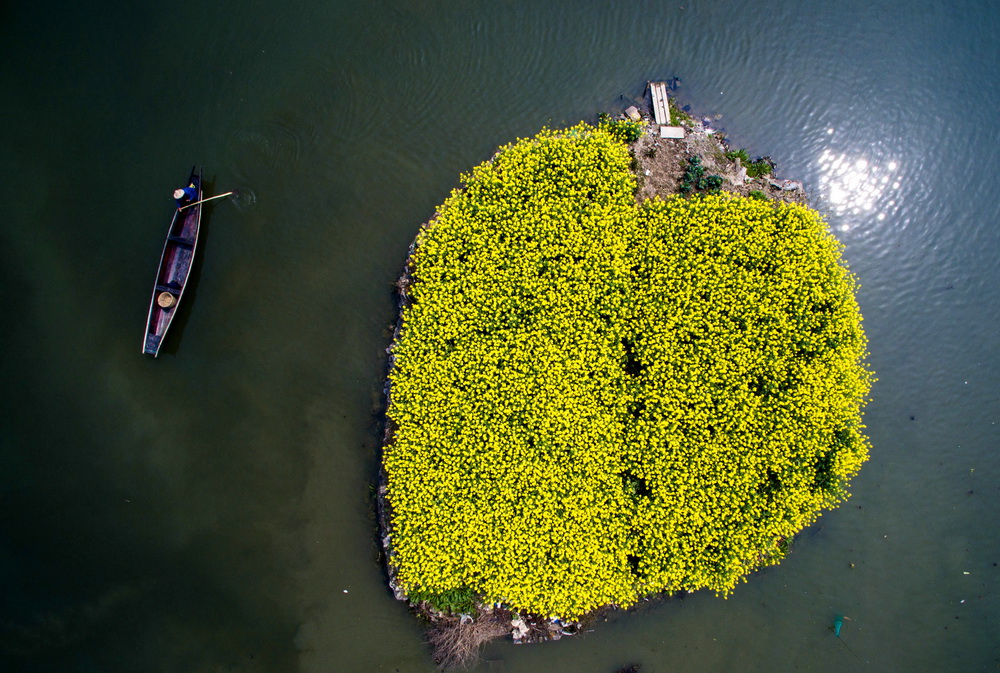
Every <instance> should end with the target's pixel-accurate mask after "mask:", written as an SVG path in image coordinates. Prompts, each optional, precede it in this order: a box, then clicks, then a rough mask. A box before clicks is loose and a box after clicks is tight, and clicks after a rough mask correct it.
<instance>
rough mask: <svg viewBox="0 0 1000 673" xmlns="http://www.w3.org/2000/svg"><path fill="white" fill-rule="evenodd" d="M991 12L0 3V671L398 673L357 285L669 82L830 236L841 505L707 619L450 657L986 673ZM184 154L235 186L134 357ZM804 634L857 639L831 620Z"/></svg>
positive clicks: (615, 620)
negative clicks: (854, 300) (835, 255)
mask: <svg viewBox="0 0 1000 673" xmlns="http://www.w3.org/2000/svg"><path fill="white" fill-rule="evenodd" d="M682 4H683V9H682V8H681V7H682ZM991 9H992V7H991V6H990V5H989V4H987V3H984V2H979V3H973V4H971V5H968V4H967V5H964V6H962V7H949V6H939V5H936V4H933V3H928V2H923V3H918V4H916V5H915V4H913V3H893V4H889V5H886V4H881V5H872V4H866V3H861V2H854V1H848V2H841V3H820V4H819V5H818V6H815V7H814V6H811V5H810V6H803V5H802V4H801V3H792V2H784V1H779V2H774V3H769V4H768V5H767V7H766V8H764V7H747V6H746V3H736V2H711V3H709V2H702V1H700V0H699V1H695V2H691V1H690V0H684V1H683V3H676V4H666V3H654V2H640V3H627V4H622V3H619V4H613V3H605V2H584V3H546V4H544V6H543V5H539V4H537V3H534V4H533V3H518V2H501V3H496V2H493V3H486V2H478V3H463V4H458V3H448V2H441V1H435V0H427V1H424V2H411V3H390V2H376V3H372V4H370V5H363V6H362V5H357V4H354V5H346V4H344V3H312V4H311V5H300V6H295V7H290V6H287V5H277V4H274V3H271V2H266V1H264V0H260V1H258V2H254V3H251V4H247V3H240V4H238V5H237V4H235V3H231V2H225V3H222V4H216V5H204V4H200V5H195V4H193V3H186V4H182V5H179V6H178V5H171V6H169V7H167V6H164V7H154V6H149V7H133V6H131V5H128V6H126V5H124V4H113V5H111V6H106V7H104V8H102V10H101V11H100V12H93V11H92V10H89V9H86V8H83V7H77V6H75V5H74V6H69V5H67V6H65V7H59V8H57V9H56V8H53V7H51V6H45V7H41V6H39V7H27V6H22V7H17V8H9V9H8V10H7V12H6V14H5V19H4V21H3V22H2V27H0V30H2V31H3V42H4V44H5V46H6V48H7V53H8V58H7V59H6V61H5V64H4V67H3V68H2V70H0V73H2V75H0V76H2V81H3V90H4V92H5V97H6V99H7V104H6V105H5V106H3V108H2V109H0V119H2V121H3V122H4V124H3V129H4V132H3V134H2V135H0V166H2V167H3V169H4V170H3V175H4V176H5V180H4V187H3V189H4V192H3V193H4V195H5V203H6V204H7V213H8V217H7V218H6V219H5V221H4V223H3V224H2V225H0V240H2V246H0V254H2V260H3V264H2V266H0V310H2V314H3V315H4V321H3V326H2V328H0V338H2V342H3V344H4V353H5V357H4V358H3V359H2V361H0V362H2V364H0V367H2V377H3V381H4V383H5V385H4V386H3V393H2V395H3V398H2V401H3V406H4V408H5V409H6V413H4V414H2V415H0V512H3V524H2V527H0V581H2V583H3V585H2V586H3V591H2V593H0V595H2V596H3V600H2V601H0V661H2V662H3V664H4V665H3V668H4V670H12V671H13V670H24V671H51V670H66V671H134V670H161V671H182V670H183V671H219V670H232V671H243V670H246V671H253V670H260V671H299V670H301V671H401V672H402V671H430V670H432V664H431V663H430V661H429V659H428V657H427V654H426V651H425V650H424V648H423V645H422V643H421V632H420V627H419V625H418V624H416V623H415V622H414V621H413V620H412V619H411V618H410V617H409V616H408V615H407V614H406V612H405V610H404V609H403V608H402V606H401V605H399V604H397V603H396V602H394V601H393V600H392V598H391V596H390V594H389V592H388V590H387V588H386V586H385V583H384V579H383V577H382V572H381V569H380V567H379V566H378V564H377V562H376V545H375V536H374V533H373V520H372V518H371V509H370V507H371V502H370V494H369V484H370V482H371V479H372V478H373V475H374V472H375V468H376V465H377V444H378V416H377V413H378V406H379V403H380V391H381V386H382V381H381V377H382V374H383V367H384V352H383V350H384V348H385V346H386V345H387V344H388V340H389V331H388V330H389V325H390V323H391V321H392V320H393V319H394V307H393V304H392V297H391V283H392V281H393V279H394V278H395V276H396V275H397V273H398V270H399V267H400V265H401V264H402V261H403V259H404V256H405V252H406V247H407V245H408V244H409V242H410V240H411V239H412V237H413V235H414V233H415V231H416V228H417V226H418V225H419V223H420V222H422V221H424V220H426V219H427V218H428V217H429V216H430V215H431V214H432V213H433V210H434V207H435V206H436V205H437V204H438V203H440V202H441V201H442V200H443V199H444V197H445V196H446V194H447V192H448V190H449V189H451V188H452V187H454V186H455V185H456V183H457V177H458V174H459V173H460V172H462V171H465V170H468V169H469V168H471V166H473V165H474V164H476V163H478V162H479V161H481V160H483V159H485V158H486V157H488V156H489V155H490V154H491V153H492V151H493V149H494V148H495V147H496V146H497V145H499V144H502V143H505V142H508V141H510V140H512V139H514V138H516V137H518V136H524V135H528V134H532V133H534V132H536V131H537V130H538V129H539V128H540V127H541V126H542V125H545V124H554V125H558V124H563V123H572V122H575V121H577V120H579V119H583V118H587V119H592V118H593V117H594V116H595V115H596V113H597V112H599V111H601V110H605V109H618V108H620V107H621V105H622V104H623V102H624V99H628V98H634V97H638V96H639V95H640V94H641V92H642V88H643V85H644V83H645V81H646V80H648V79H659V78H667V77H671V76H675V75H676V76H678V77H681V78H682V83H681V87H680V90H679V93H680V95H681V96H683V97H684V98H685V99H686V100H687V102H689V103H690V104H691V105H692V107H693V109H694V110H695V111H696V112H698V113H700V114H703V115H708V116H712V117H714V116H715V115H722V118H721V120H720V121H719V122H718V124H719V125H721V126H722V127H723V128H724V130H725V131H726V132H727V133H728V134H729V135H730V137H731V138H732V139H733V142H734V144H736V145H745V146H746V147H747V148H748V150H749V152H750V153H751V154H768V155H770V156H771V157H773V158H774V159H775V160H777V161H778V163H779V173H780V174H782V175H783V176H786V177H791V178H795V179H802V180H804V181H805V184H806V187H807V189H808V190H809V191H810V192H811V193H812V194H813V196H814V199H813V200H814V204H815V205H816V206H817V207H818V208H820V209H821V210H822V211H823V212H825V213H826V214H827V215H828V217H829V219H830V222H831V225H832V226H833V228H834V229H835V231H836V232H837V234H838V236H839V237H840V238H841V240H843V241H844V243H845V245H846V253H845V254H846V258H847V259H848V261H849V263H850V265H851V267H852V269H853V270H854V271H855V272H856V273H857V274H858V276H859V277H860V278H861V281H862V285H863V287H862V289H861V292H860V296H859V300H860V302H861V305H862V310H863V311H864V314H865V316H866V329H867V331H868V335H869V338H870V340H871V351H872V358H871V359H872V363H873V366H874V368H875V369H876V371H877V373H878V376H879V378H880V379H881V380H880V382H879V383H878V384H877V385H876V387H875V389H874V392H873V397H874V400H873V402H872V404H871V405H870V406H869V410H868V414H867V423H868V426H869V432H870V434H871V437H872V440H873V443H874V451H873V455H872V460H871V461H870V462H869V464H868V465H866V467H865V468H864V469H863V471H862V473H861V475H860V476H859V477H858V478H857V480H856V481H855V483H854V485H853V488H852V491H853V493H854V497H853V499H852V500H851V501H850V502H849V503H848V504H847V505H845V506H843V507H842V508H841V509H839V510H837V511H835V512H833V513H831V514H828V515H827V516H825V517H823V519H822V520H821V521H820V522H819V524H818V525H817V526H815V527H814V528H812V529H810V530H809V531H808V532H807V533H805V534H804V535H803V536H802V538H801V539H800V540H799V541H798V542H797V544H796V547H795V550H794V553H793V554H792V555H791V556H790V557H789V558H788V560H787V561H785V562H784V563H783V564H782V565H781V566H779V567H777V568H772V569H769V570H767V571H766V572H763V573H758V574H756V575H754V576H753V577H752V578H751V580H750V582H749V583H748V584H746V585H744V586H742V587H740V588H739V590H738V591H737V592H736V593H735V595H734V596H732V597H731V598H730V599H728V600H722V599H718V598H715V597H713V596H711V595H708V594H704V595H693V596H690V597H689V598H687V599H686V600H684V601H669V602H660V603H656V604H650V605H649V606H648V607H647V608H644V609H642V610H640V611H638V612H636V613H634V614H627V615H615V616H614V617H612V619H611V621H609V622H608V623H607V624H606V625H605V624H602V625H601V627H600V628H598V629H596V630H595V631H594V632H593V633H589V634H587V635H586V636H585V637H581V638H576V639H568V640H563V641H560V642H558V643H550V644H545V645H541V646H537V647H515V646H513V645H510V644H506V643H497V644H495V645H492V646H490V647H489V648H488V649H487V651H486V652H485V653H484V657H486V658H488V659H492V660H498V661H500V662H502V670H506V671H511V672H513V671H529V670H542V669H544V670H549V671H567V672H570V671H573V672H579V671H593V672H595V673H599V672H604V671H607V672H609V673H610V671H613V670H615V669H616V668H617V667H619V666H622V665H624V664H627V663H639V664H641V665H642V666H643V670H644V671H646V672H654V673H655V672H656V671H706V670H713V671H730V670H731V671H743V670H787V671H802V670H811V671H838V672H841V671H845V670H848V671H849V670H909V671H942V670H955V671H975V670H994V669H995V668H996V666H997V665H998V663H1000V649H998V645H997V643H998V642H1000V630H998V626H997V625H998V624H1000V607H998V603H997V601H998V596H997V589H998V584H1000V569H998V567H997V566H995V565H994V564H995V563H997V562H1000V542H998V537H997V536H996V534H995V533H994V532H993V531H994V529H995V527H996V523H997V518H998V517H997V513H998V511H1000V507H998V506H1000V488H998V480H997V477H998V472H1000V459H998V457H997V456H998V454H997V452H996V450H995V447H996V444H997V439H998V433H997V427H996V425H995V423H996V422H997V420H998V415H1000V413H998V411H1000V397H998V395H997V392H996V391H997V390H998V383H1000V371H998V366H997V358H996V353H997V351H998V345H1000V337H998V333H1000V332H998V327H1000V315H998V304H997V302H996V290H995V288H996V287H998V275H1000V274H998V271H997V265H996V263H995V258H996V252H997V250H998V238H1000V236H998V233H997V231H998V229H997V226H996V224H997V221H998V220H1000V196H998V195H997V192H996V190H995V189H994V185H993V180H992V178H993V175H994V174H995V173H996V170H995V169H996V167H997V161H996V160H995V148H996V147H997V140H998V138H997V136H998V132H997V130H996V125H995V124H994V123H993V118H992V114H991V113H992V110H994V109H995V108H996V106H997V103H998V99H1000V90H998V85H997V84H996V82H995V78H994V77H993V70H994V69H995V66H996V65H997V64H998V63H1000V58H998V43H997V42H996V41H995V40H994V39H993V35H995V33H996V30H997V28H998V25H997V18H996V16H995V13H993V12H991ZM623 97H624V98H623ZM193 162H199V163H203V164H204V166H205V168H206V177H207V178H209V179H210V180H212V181H213V184H211V185H210V186H209V187H210V188H209V190H208V191H213V190H214V192H221V191H226V190H229V189H232V188H237V189H239V190H241V192H245V193H247V194H253V196H254V199H253V201H254V202H253V203H249V204H248V203H244V202H243V201H242V200H241V201H240V202H238V203H237V204H233V203H220V204H217V205H215V206H214V207H213V208H212V209H211V210H210V211H209V215H208V217H207V221H206V223H205V230H204V232H203V238H202V247H201V250H200V252H199V254H200V255H201V261H200V263H199V264H198V265H197V268H196V272H195V273H196V276H195V286H194V290H195V291H194V293H193V294H192V295H190V296H189V297H187V298H186V299H185V302H186V306H185V307H184V309H183V310H182V313H181V316H180V318H181V322H180V324H175V325H174V327H173V328H172V332H171V335H170V337H169V339H168V344H167V346H166V353H165V354H163V355H161V357H160V358H159V359H158V360H156V361H153V360H149V359H146V358H143V357H142V356H141V355H140V353H139V350H140V337H141V332H140V331H141V327H142V324H143V320H144V318H145V310H146V307H147V306H148V292H149V289H150V288H149V286H150V281H151V280H152V276H153V274H154V271H155V264H156V260H157V258H158V254H159V249H160V246H161V244H162V238H161V236H162V232H163V230H164V229H165V227H166V225H167V222H168V218H169V208H170V205H169V203H170V202H169V192H170V191H171V190H172V189H173V187H174V186H175V185H174V183H175V182H176V181H177V180H179V179H182V178H183V176H184V175H186V171H187V169H188V168H189V167H190V165H191V163H193ZM248 205H249V206H251V207H246V206H248ZM237 206H243V207H237ZM851 564H853V568H852V567H851ZM964 573H969V574H964ZM963 601H964V602H963ZM837 613H843V614H846V615H847V616H848V617H850V618H851V621H849V622H847V623H846V624H845V627H844V631H843V636H844V638H843V640H844V642H845V643H846V644H847V645H848V646H849V647H850V648H851V650H852V651H853V653H855V654H857V657H855V656H853V655H852V652H851V651H848V650H847V649H846V648H845V647H844V646H843V645H842V644H841V643H839V642H837V641H836V639H834V638H833V637H832V635H831V634H830V631H829V630H828V627H829V626H830V624H831V622H832V619H833V616H834V615H835V614H837ZM862 662H866V663H862ZM499 666H501V664H493V669H490V670H495V669H497V668H498V667H499ZM487 668H488V666H487V665H485V664H484V665H483V666H482V667H481V670H487Z"/></svg>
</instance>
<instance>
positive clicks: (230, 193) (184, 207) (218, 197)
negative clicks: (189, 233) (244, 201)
mask: <svg viewBox="0 0 1000 673" xmlns="http://www.w3.org/2000/svg"><path fill="white" fill-rule="evenodd" d="M235 193H236V192H226V193H225V194H219V195H218V196H210V197H208V198H207V199H202V200H201V201H195V202H194V203H189V204H187V205H186V206H181V207H180V208H178V209H177V210H185V209H187V208H190V207H191V206H197V205H198V204H199V203H205V202H206V201H213V200H215V199H221V198H222V197H223V196H232V195H233V194H235Z"/></svg>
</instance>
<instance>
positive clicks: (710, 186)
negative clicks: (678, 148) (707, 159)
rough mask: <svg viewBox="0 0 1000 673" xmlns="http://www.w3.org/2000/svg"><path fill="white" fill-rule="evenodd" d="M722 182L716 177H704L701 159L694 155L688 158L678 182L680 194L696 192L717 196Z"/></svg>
mask: <svg viewBox="0 0 1000 673" xmlns="http://www.w3.org/2000/svg"><path fill="white" fill-rule="evenodd" d="M722 183H723V180H722V178H721V177H720V176H718V175H705V167H704V166H702V165H701V157H699V156H698V155H694V156H692V157H690V158H688V165H687V168H685V170H684V176H683V177H682V178H681V182H680V187H679V189H680V192H681V194H690V193H692V192H696V191H702V192H707V193H709V194H718V193H719V191H720V188H721V187H722Z"/></svg>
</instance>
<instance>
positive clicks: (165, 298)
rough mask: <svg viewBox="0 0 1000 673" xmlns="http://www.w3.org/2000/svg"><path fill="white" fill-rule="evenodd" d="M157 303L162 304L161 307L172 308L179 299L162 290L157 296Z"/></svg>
mask: <svg viewBox="0 0 1000 673" xmlns="http://www.w3.org/2000/svg"><path fill="white" fill-rule="evenodd" d="M156 303H157V304H159V305H160V308H170V307H171V306H173V305H174V304H176V303H177V300H176V299H175V298H174V295H172V294H170V293H169V292H161V293H160V294H159V295H158V296H157V297H156Z"/></svg>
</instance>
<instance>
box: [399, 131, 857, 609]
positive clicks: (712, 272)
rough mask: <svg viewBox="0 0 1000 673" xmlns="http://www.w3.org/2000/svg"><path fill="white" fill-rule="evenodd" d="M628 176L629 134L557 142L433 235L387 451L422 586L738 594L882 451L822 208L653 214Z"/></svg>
mask: <svg viewBox="0 0 1000 673" xmlns="http://www.w3.org/2000/svg"><path fill="white" fill-rule="evenodd" d="M628 165H629V153H628V149H627V147H626V146H625V145H624V144H623V143H622V142H620V141H619V140H617V139H616V138H615V137H613V136H612V134H611V133H610V132H608V131H606V130H598V129H594V128H593V127H589V126H586V125H580V126H577V127H574V128H572V129H568V130H565V131H543V132H542V133H540V134H539V135H538V136H536V137H534V138H530V139H525V140H519V141H517V142H515V143H512V144H510V145H508V146H506V147H504V148H502V149H501V151H500V152H499V153H498V154H497V155H496V156H495V157H494V159H492V160H491V161H490V162H487V163H484V164H482V165H480V166H477V167H476V168H475V169H473V171H472V172H471V173H470V174H467V175H464V176H463V181H464V183H465V186H464V188H463V189H461V190H456V191H454V192H453V193H452V194H451V196H450V197H449V198H448V199H447V200H446V201H445V202H444V203H443V204H442V205H441V207H440V209H439V211H438V216H437V217H436V218H435V220H434V221H433V222H432V224H431V226H429V227H428V228H425V229H424V230H422V231H421V232H420V234H419V235H418V237H417V241H416V246H415V250H414V253H413V256H412V259H411V267H410V268H411V272H412V284H411V286H410V297H411V300H412V303H410V304H409V305H408V306H407V307H406V308H405V309H404V311H403V327H402V331H401V333H400V335H399V338H398V340H397V341H396V342H395V343H394V344H393V346H392V353H393V358H394V365H393V368H392V371H391V375H390V377H391V403H390V407H389V410H388V416H389V419H390V422H391V428H392V432H391V435H390V436H391V437H392V439H391V441H389V443H388V444H387V445H386V446H385V447H384V455H383V460H384V463H383V465H384V468H385V472H386V475H387V489H388V490H387V496H386V497H387V503H388V505H389V513H390V532H389V534H390V540H391V543H390V554H389V559H390V560H389V562H390V563H391V564H392V566H393V569H394V573H395V577H396V579H397V580H398V582H399V585H400V586H401V587H402V588H403V589H404V590H405V591H407V592H408V593H409V595H410V596H411V597H420V596H424V597H428V596H436V597H438V598H435V599H434V600H437V601H438V604H439V605H451V606H452V607H450V608H449V609H450V610H452V611H458V610H463V609H465V608H466V607H468V603H465V602H463V601H457V600H452V599H444V598H440V597H443V596H449V595H453V592H459V594H460V595H463V596H467V597H474V596H479V597H481V598H482V600H483V601H484V602H486V603H493V602H501V603H504V604H506V605H507V606H509V607H511V608H513V609H516V610H523V611H527V612H533V613H537V614H541V615H546V616H550V615H557V616H561V617H578V616H581V615H583V614H585V613H588V612H590V611H592V610H594V609H596V608H598V607H600V606H604V605H608V604H615V605H619V606H629V605H632V604H634V603H635V602H636V601H637V600H639V599H640V598H641V597H642V596H645V595H649V594H651V593H655V592H660V591H677V590H681V589H685V590H696V589H701V588H707V589H710V590H712V591H715V592H718V593H720V594H724V595H725V594H728V593H729V592H730V591H732V590H733V588H734V587H735V586H736V584H737V583H738V582H740V581H743V580H745V578H746V576H747V574H748V573H750V572H751V571H752V570H754V569H755V568H758V567H760V566H764V565H769V564H773V563H777V562H778V560H779V559H780V558H781V556H782V555H783V550H784V547H783V545H784V544H785V543H786V541H788V540H790V539H791V538H792V537H793V536H794V535H795V534H796V533H797V532H798V531H800V530H801V529H802V528H803V527H805V526H807V525H809V524H810V523H812V522H813V521H815V520H816V518H817V517H818V516H819V515H820V513H821V512H822V511H823V510H824V509H827V508H831V507H833V506H835V505H836V504H837V503H839V502H840V501H842V500H843V499H844V498H846V497H847V493H846V490H845V489H846V488H847V484H848V481H849V479H850V478H851V477H852V476H853V475H855V474H856V473H857V472H858V470H859V468H860V466H861V464H862V463H863V462H864V461H865V460H866V458H867V454H868V440H867V438H866V437H865V435H864V433H863V428H864V426H863V425H862V422H861V412H860V410H861V407H862V405H863V403H864V401H865V399H866V396H867V394H868V391H869V387H870V383H871V380H872V378H871V374H870V373H869V371H868V370H867V368H866V366H865V364H864V357H865V343H866V342H865V337H864V334H863V332H862V330H861V316H860V313H859V311H858V306H857V303H856V302H855V299H854V294H853V293H854V288H855V281H854V278H853V276H851V274H850V273H849V272H848V271H847V270H846V269H845V268H844V266H843V265H842V263H841V261H840V251H841V248H840V245H839V244H838V243H837V241H836V240H835V239H834V238H833V237H832V236H831V235H830V233H829V232H828V230H827V227H826V225H825V223H824V222H823V221H822V219H821V218H820V216H819V215H818V214H817V213H816V212H815V211H813V210H810V209H808V208H805V207H803V206H799V205H794V204H784V203H777V202H761V201H758V200H756V199H743V198H737V197H733V196H731V195H716V196H697V197H695V198H690V199H683V198H670V199H667V200H666V201H662V200H653V201H646V202H644V203H643V204H641V205H637V204H636V202H635V199H634V196H633V194H634V191H635V184H636V183H635V178H634V176H633V175H632V174H630V173H629V171H628ZM702 177H704V176H702ZM428 600H430V599H429V598H428ZM470 600H472V599H471V598H470Z"/></svg>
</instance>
